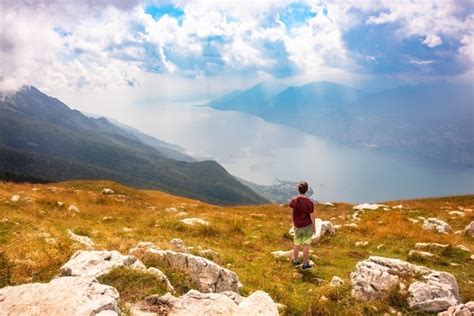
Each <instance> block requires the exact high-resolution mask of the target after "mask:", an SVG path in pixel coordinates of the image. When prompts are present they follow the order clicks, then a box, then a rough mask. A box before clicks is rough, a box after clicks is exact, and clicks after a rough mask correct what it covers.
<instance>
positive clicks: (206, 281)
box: [130, 242, 240, 293]
mask: <svg viewBox="0 0 474 316" xmlns="http://www.w3.org/2000/svg"><path fill="white" fill-rule="evenodd" d="M130 253H131V254H133V255H137V256H145V257H149V258H153V259H154V260H156V261H158V263H159V264H160V265H163V266H166V267H170V268H172V269H176V270H178V271H182V272H184V273H186V274H187V275H188V276H189V277H190V278H191V280H192V281H193V283H194V284H195V285H196V288H197V289H198V290H199V291H201V292H204V293H208V292H211V293H215V292H224V291H234V292H239V285H240V283H239V278H238V277H237V275H236V274H235V273H234V272H233V271H230V270H228V269H226V268H223V267H221V266H219V265H218V264H216V263H214V262H212V261H210V260H208V259H205V258H203V257H199V256H195V255H192V254H188V253H181V252H175V251H171V250H161V249H157V248H156V247H155V246H154V245H153V244H152V243H146V242H145V243H144V242H141V243H139V244H138V245H137V246H136V247H135V248H133V249H131V250H130Z"/></svg>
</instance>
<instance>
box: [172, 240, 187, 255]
mask: <svg viewBox="0 0 474 316" xmlns="http://www.w3.org/2000/svg"><path fill="white" fill-rule="evenodd" d="M170 244H172V245H173V250H174V251H177V252H188V251H187V249H186V246H185V245H184V242H183V241H182V240H181V239H179V238H173V239H171V241H170Z"/></svg>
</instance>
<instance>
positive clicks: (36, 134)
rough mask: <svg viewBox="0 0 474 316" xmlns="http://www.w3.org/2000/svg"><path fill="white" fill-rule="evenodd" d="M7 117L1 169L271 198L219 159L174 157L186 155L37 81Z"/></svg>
mask: <svg viewBox="0 0 474 316" xmlns="http://www.w3.org/2000/svg"><path fill="white" fill-rule="evenodd" d="M0 117H1V120H0V151H1V155H0V175H5V174H6V173H9V174H10V175H16V176H14V178H13V179H15V178H16V179H22V178H29V179H41V180H42V181H62V180H71V179H110V180H115V181H119V182H121V183H124V184H127V185H130V186H135V187H139V188H149V189H160V190H163V191H166V192H170V193H173V194H177V195H182V196H187V197H191V198H194V199H199V200H203V201H207V202H210V203H216V204H254V203H262V202H265V199H264V198H262V197H260V196H259V195H257V194H256V193H255V192H253V191H252V190H251V189H249V188H248V187H246V186H244V185H242V184H241V183H240V182H238V181H236V180H235V179H234V178H233V177H232V175H230V174H229V173H228V172H227V171H226V170H225V169H224V168H223V167H222V166H220V165H219V164H218V163H217V162H215V161H189V160H190V159H188V158H186V159H185V160H188V161H182V160H175V159H172V158H170V156H172V157H175V158H176V157H179V158H180V159H181V158H183V157H185V155H183V154H182V153H180V152H178V151H174V150H173V149H171V148H169V147H168V148H163V149H161V147H163V146H162V145H160V144H159V142H158V140H156V139H154V138H151V137H145V136H144V135H143V134H141V133H138V132H137V131H136V130H134V131H130V130H126V129H122V128H120V127H118V126H116V125H114V124H112V123H110V122H109V121H108V120H107V119H105V118H99V119H92V118H88V117H86V116H84V115H83V114H82V113H80V112H79V111H76V110H71V109H70V108H69V107H67V106H66V105H65V104H64V103H62V102H61V101H59V100H57V99H55V98H52V97H49V96H47V95H45V94H43V93H41V92H40V91H39V90H37V89H35V88H33V87H30V88H25V89H23V90H21V91H19V92H17V93H16V94H14V95H8V96H4V97H3V98H2V99H1V101H0ZM183 159H184V158H183ZM10 179H12V178H11V177H10Z"/></svg>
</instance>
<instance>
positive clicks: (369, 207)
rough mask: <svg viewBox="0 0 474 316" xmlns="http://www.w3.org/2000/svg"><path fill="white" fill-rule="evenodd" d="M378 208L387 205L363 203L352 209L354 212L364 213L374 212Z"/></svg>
mask: <svg viewBox="0 0 474 316" xmlns="http://www.w3.org/2000/svg"><path fill="white" fill-rule="evenodd" d="M380 207H388V206H387V205H384V204H368V203H363V204H359V205H356V206H354V207H353V209H354V210H359V211H364V210H372V211H375V210H377V209H379V208H380Z"/></svg>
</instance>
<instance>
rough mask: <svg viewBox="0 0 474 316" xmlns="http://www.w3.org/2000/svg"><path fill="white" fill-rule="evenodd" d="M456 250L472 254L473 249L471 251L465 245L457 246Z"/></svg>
mask: <svg viewBox="0 0 474 316" xmlns="http://www.w3.org/2000/svg"><path fill="white" fill-rule="evenodd" d="M456 248H458V249H460V250H462V251H466V252H471V249H469V248H468V247H466V246H464V245H457V246H456Z"/></svg>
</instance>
